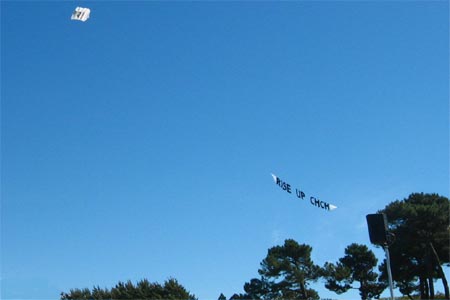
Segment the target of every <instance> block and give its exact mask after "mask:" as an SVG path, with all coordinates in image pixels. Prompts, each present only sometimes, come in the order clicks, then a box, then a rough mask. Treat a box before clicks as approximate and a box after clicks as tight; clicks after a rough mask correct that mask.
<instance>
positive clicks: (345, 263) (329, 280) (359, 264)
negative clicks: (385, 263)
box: [323, 244, 386, 300]
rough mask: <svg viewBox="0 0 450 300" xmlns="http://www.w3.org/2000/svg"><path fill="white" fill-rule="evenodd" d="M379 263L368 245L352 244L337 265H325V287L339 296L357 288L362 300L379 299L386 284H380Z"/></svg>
mask: <svg viewBox="0 0 450 300" xmlns="http://www.w3.org/2000/svg"><path fill="white" fill-rule="evenodd" d="M377 262H378V260H377V259H376V257H375V254H374V253H373V252H372V251H370V250H369V248H367V246H366V245H360V244H351V245H349V246H348V247H347V248H345V256H344V257H342V258H340V259H339V261H338V262H337V263H335V264H333V263H328V262H327V263H325V266H324V268H323V276H324V278H325V280H326V284H325V287H326V288H327V289H329V290H331V291H334V292H336V293H337V294H342V293H345V292H347V291H348V290H349V289H351V288H353V289H356V288H357V289H358V290H359V294H360V296H361V299H362V300H367V299H372V298H376V299H378V298H379V297H380V294H381V293H382V292H383V290H384V289H385V288H386V284H383V283H379V282H378V276H379V275H378V274H377V273H376V272H375V268H376V266H377ZM354 282H359V286H358V287H355V286H353V283H354Z"/></svg>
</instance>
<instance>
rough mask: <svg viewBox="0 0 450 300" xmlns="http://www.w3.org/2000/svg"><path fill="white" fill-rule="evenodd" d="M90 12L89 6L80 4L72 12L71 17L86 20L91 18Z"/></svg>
mask: <svg viewBox="0 0 450 300" xmlns="http://www.w3.org/2000/svg"><path fill="white" fill-rule="evenodd" d="M90 14H91V10H90V9H89V8H84V7H79V6H78V7H77V8H75V11H74V12H73V13H72V17H71V18H70V19H72V20H78V21H82V22H85V21H86V20H87V19H89V15H90Z"/></svg>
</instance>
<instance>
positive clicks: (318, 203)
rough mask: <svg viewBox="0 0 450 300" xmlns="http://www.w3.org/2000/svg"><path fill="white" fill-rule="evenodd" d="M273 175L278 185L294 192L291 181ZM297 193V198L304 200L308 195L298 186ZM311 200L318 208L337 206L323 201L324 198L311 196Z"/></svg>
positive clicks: (334, 207) (330, 208) (333, 207)
mask: <svg viewBox="0 0 450 300" xmlns="http://www.w3.org/2000/svg"><path fill="white" fill-rule="evenodd" d="M271 175H272V178H273V181H274V182H275V184H276V185H278V186H279V187H280V188H281V189H282V190H284V191H286V192H287V193H289V194H292V191H293V188H292V186H291V185H290V184H289V183H287V182H286V181H283V180H281V179H280V177H278V176H276V175H274V174H271ZM295 195H296V196H297V198H299V199H302V200H303V199H304V198H305V197H306V194H305V193H304V192H303V191H302V190H300V189H298V188H295ZM309 202H310V203H311V205H314V206H316V207H318V208H323V209H325V210H335V209H336V208H337V206H336V205H333V204H330V203H327V202H325V201H322V200H320V199H318V198H316V197H312V196H311V197H309Z"/></svg>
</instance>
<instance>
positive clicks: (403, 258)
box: [380, 193, 450, 299]
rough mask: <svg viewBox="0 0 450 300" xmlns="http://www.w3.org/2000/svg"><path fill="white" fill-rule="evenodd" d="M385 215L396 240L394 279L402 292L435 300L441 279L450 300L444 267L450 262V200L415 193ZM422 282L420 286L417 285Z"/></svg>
mask: <svg viewBox="0 0 450 300" xmlns="http://www.w3.org/2000/svg"><path fill="white" fill-rule="evenodd" d="M380 212H381V213H385V214H386V216H387V219H388V224H389V230H390V231H391V232H392V233H394V234H395V237H396V241H395V243H393V244H392V245H391V246H390V248H389V251H390V254H391V268H392V276H393V279H394V281H395V283H396V285H397V287H399V288H400V290H401V291H402V293H404V294H406V295H408V296H409V297H410V298H411V293H412V292H414V291H418V292H419V293H420V297H421V299H433V298H434V297H435V295H434V294H435V293H434V283H433V279H434V278H441V280H442V284H443V287H444V291H445V297H446V299H450V298H449V297H450V295H449V288H448V283H447V279H446V277H445V274H444V272H443V270H442V265H443V264H448V263H450V249H449V233H450V227H449V199H448V198H446V197H443V196H439V195H438V194H424V193H414V194H411V195H409V197H408V198H407V199H403V200H402V201H399V200H397V201H394V202H392V203H390V204H389V205H387V206H386V207H385V208H384V209H383V210H381V211H380ZM417 282H418V284H417Z"/></svg>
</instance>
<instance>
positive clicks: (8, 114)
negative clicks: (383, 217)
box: [1, 1, 449, 300]
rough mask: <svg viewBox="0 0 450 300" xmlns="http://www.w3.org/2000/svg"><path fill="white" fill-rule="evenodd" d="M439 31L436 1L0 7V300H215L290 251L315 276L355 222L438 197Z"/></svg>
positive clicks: (443, 170) (443, 75)
mask: <svg viewBox="0 0 450 300" xmlns="http://www.w3.org/2000/svg"><path fill="white" fill-rule="evenodd" d="M76 6H83V7H89V8H90V9H91V10H92V12H91V18H90V19H89V20H88V21H87V22H85V23H81V22H76V21H71V20H70V15H71V13H72V11H73V9H74V8H75V7H76ZM448 24H449V7H448V2H446V1H380V2H378V1H317V2H315V1H282V2H278V1H261V2H259V1H1V158H2V161H1V162H2V165H1V199H2V200H1V296H2V298H3V299H19V298H21V299H58V297H59V293H60V292H61V291H68V290H69V289H70V288H75V287H80V288H81V287H92V286H93V285H100V286H101V287H111V286H113V285H114V284H115V283H117V282H118V281H119V280H122V281H124V280H128V279H130V280H132V281H137V280H139V279H142V278H148V279H149V280H150V281H158V282H162V281H164V280H165V279H167V278H168V277H175V278H177V279H178V280H179V281H180V283H181V284H183V285H184V286H186V287H187V288H188V289H189V290H190V291H191V292H192V293H194V294H196V295H197V296H198V297H199V298H200V300H204V299H217V297H218V296H219V294H220V293H224V294H225V295H226V296H227V297H230V296H231V295H232V294H233V293H240V292H243V288H242V287H243V285H244V283H245V282H246V281H249V280H250V279H251V278H254V277H257V276H258V273H257V270H258V268H259V263H260V262H261V260H262V259H263V258H264V257H265V255H266V253H267V249H268V248H270V247H272V246H275V245H278V244H281V243H283V241H284V239H286V238H293V239H295V240H297V241H298V242H300V243H306V244H309V245H311V246H312V247H313V259H314V261H315V262H316V263H317V264H319V265H323V264H324V263H325V262H326V261H332V262H333V261H336V260H337V259H338V258H339V257H341V256H343V253H344V249H345V247H346V246H347V245H349V244H350V243H353V242H357V243H362V244H367V245H369V246H370V242H369V238H368V233H367V226H366V221H365V215H366V214H369V213H375V212H376V211H377V210H379V209H382V208H384V207H385V206H386V205H387V204H388V203H390V202H392V201H394V200H396V199H403V198H406V197H407V196H408V195H409V194H410V193H412V192H428V193H439V194H441V195H444V196H447V197H448V195H449V154H448V153H449V104H448V97H449V84H448V78H449V58H448V54H449V38H448V36H449V29H448ZM270 173H274V174H276V175H278V176H279V177H281V178H282V179H285V180H286V181H288V182H289V183H291V184H292V185H293V186H294V187H298V188H301V189H302V190H304V191H305V192H306V193H307V195H314V196H317V197H319V198H320V199H323V200H324V201H327V202H329V203H332V204H335V205H337V206H338V209H337V210H335V211H333V212H327V211H324V210H321V209H318V208H315V207H313V206H311V205H310V204H309V203H308V202H307V201H301V200H298V199H296V198H295V197H291V196H292V195H289V194H287V193H285V192H283V191H281V190H280V189H279V188H277V186H276V185H275V184H274V183H273V181H272V177H271V176H270ZM370 248H371V249H372V250H373V251H374V252H375V253H376V255H377V256H378V257H379V259H382V258H383V255H384V254H383V252H382V251H381V250H380V249H377V248H374V247H372V246H370ZM313 287H314V288H316V289H317V290H318V291H319V294H320V296H321V297H324V298H336V299H344V298H345V299H349V298H351V299H357V298H358V295H357V293H348V294H344V295H336V294H334V293H332V292H329V291H327V290H325V289H324V288H323V283H322V282H318V283H317V284H315V285H313ZM437 288H438V289H439V286H438V287H437Z"/></svg>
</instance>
